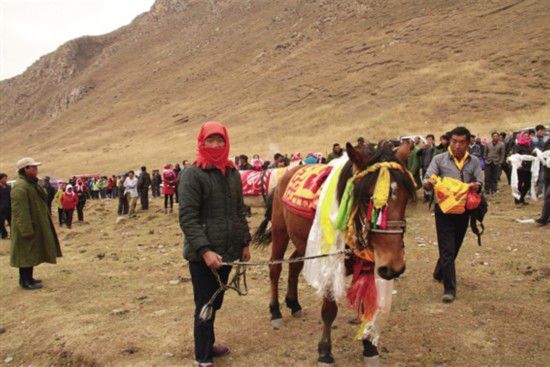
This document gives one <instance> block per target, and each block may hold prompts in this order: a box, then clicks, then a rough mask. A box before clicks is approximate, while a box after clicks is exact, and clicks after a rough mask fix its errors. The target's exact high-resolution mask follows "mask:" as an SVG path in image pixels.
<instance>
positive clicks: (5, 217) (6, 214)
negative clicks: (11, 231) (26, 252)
mask: <svg viewBox="0 0 550 367" xmlns="http://www.w3.org/2000/svg"><path fill="white" fill-rule="evenodd" d="M6 222H8V225H9V226H10V227H11V209H10V208H2V209H0V235H1V236H2V238H7V237H8V231H7V230H6Z"/></svg>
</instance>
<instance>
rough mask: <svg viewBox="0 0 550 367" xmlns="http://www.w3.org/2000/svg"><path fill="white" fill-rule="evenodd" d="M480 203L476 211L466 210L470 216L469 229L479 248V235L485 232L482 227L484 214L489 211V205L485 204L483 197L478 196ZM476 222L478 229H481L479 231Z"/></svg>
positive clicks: (485, 200)
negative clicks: (475, 237)
mask: <svg viewBox="0 0 550 367" xmlns="http://www.w3.org/2000/svg"><path fill="white" fill-rule="evenodd" d="M480 198H481V201H480V203H479V205H478V207H477V208H476V209H472V210H468V213H469V214H470V228H471V229H472V232H474V234H475V235H476V236H477V244H478V245H479V246H481V235H482V234H483V232H485V226H484V225H483V219H484V218H485V214H487V211H488V210H489V204H488V203H487V199H485V196H483V195H480ZM478 222H479V227H481V231H480V230H479V228H478Z"/></svg>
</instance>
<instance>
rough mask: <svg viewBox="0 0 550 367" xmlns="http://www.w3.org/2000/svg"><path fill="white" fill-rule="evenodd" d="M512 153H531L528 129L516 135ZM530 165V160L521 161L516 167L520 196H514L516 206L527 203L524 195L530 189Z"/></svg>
mask: <svg viewBox="0 0 550 367" xmlns="http://www.w3.org/2000/svg"><path fill="white" fill-rule="evenodd" d="M512 151H513V153H514V154H520V155H533V147H532V146H531V136H530V135H529V131H523V132H522V133H521V134H519V135H518V138H517V142H516V145H514V148H513V150H512ZM531 165H532V163H531V162H530V161H523V162H522V163H521V166H520V167H519V168H518V173H517V174H518V190H519V193H520V198H519V199H516V198H514V202H515V204H516V205H517V206H521V205H527V204H528V203H527V202H526V201H525V197H526V196H527V194H528V193H529V191H530V189H531V178H532V174H531Z"/></svg>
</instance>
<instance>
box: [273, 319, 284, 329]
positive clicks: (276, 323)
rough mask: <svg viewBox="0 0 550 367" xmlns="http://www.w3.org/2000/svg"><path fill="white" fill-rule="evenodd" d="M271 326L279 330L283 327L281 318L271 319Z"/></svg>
mask: <svg viewBox="0 0 550 367" xmlns="http://www.w3.org/2000/svg"><path fill="white" fill-rule="evenodd" d="M271 326H272V327H273V329H275V330H279V329H280V328H282V327H283V319H274V320H271Z"/></svg>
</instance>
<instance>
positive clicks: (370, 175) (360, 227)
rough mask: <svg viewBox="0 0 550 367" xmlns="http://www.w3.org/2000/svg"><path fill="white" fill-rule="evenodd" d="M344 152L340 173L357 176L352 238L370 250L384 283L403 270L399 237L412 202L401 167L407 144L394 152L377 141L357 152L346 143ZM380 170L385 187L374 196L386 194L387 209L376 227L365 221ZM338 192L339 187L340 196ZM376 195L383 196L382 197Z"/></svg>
mask: <svg viewBox="0 0 550 367" xmlns="http://www.w3.org/2000/svg"><path fill="white" fill-rule="evenodd" d="M346 150H347V154H348V157H349V159H350V162H349V163H348V166H347V167H346V168H347V172H346V171H344V172H343V174H344V175H347V176H348V177H350V176H352V175H353V174H358V176H357V179H356V180H355V181H354V187H353V203H354V205H353V206H354V207H353V210H352V213H353V215H354V218H353V220H354V222H355V226H354V227H355V237H356V238H357V242H358V243H359V244H360V245H362V246H365V247H368V248H370V249H371V250H373V252H374V256H375V264H376V271H377V272H378V274H379V275H380V277H382V278H384V279H387V280H389V279H393V278H397V277H398V276H399V275H401V274H402V273H403V272H404V271H405V256H404V238H403V237H404V234H405V227H406V222H405V209H406V206H407V203H408V201H409V199H413V200H414V198H415V197H416V194H415V184H414V182H413V181H412V180H411V178H410V176H409V174H408V172H407V171H406V164H405V163H406V160H407V157H408V154H409V153H410V145H409V144H403V145H401V146H400V147H399V149H397V151H394V148H393V145H392V144H391V143H389V142H380V143H379V144H378V146H377V147H375V146H374V145H371V146H368V147H367V148H366V149H365V151H359V150H357V149H355V148H353V147H352V146H351V144H349V143H348V144H347V145H346ZM384 162H393V163H389V164H391V165H393V167H392V166H390V167H387V166H388V164H387V163H384ZM377 164H382V165H383V166H384V168H382V169H377V167H379V166H380V165H377ZM369 168H370V169H369ZM381 171H385V172H384V176H385V178H386V179H385V180H384V179H383V178H382V179H381V181H382V183H383V182H386V184H381V185H380V189H379V190H380V191H377V194H381V193H382V194H383V193H384V192H385V193H387V202H386V204H385V206H386V208H387V209H386V211H385V212H384V213H385V215H384V218H385V220H387V224H386V225H385V226H381V227H377V226H374V225H372V220H371V221H369V220H367V218H368V212H369V203H371V199H374V198H373V195H374V193H375V188H376V185H377V182H378V181H379V178H380V177H381V175H382V174H381ZM388 172H389V175H388ZM388 176H389V178H388ZM341 182H342V181H341ZM340 189H341V187H339V192H340V193H341V192H342V191H341V190H340ZM386 190H387V191H386ZM379 196H382V197H385V195H379ZM373 201H374V200H373ZM371 206H372V203H371ZM370 213H372V210H371V211H370ZM378 213H381V211H380V212H378ZM380 215H382V214H380Z"/></svg>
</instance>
